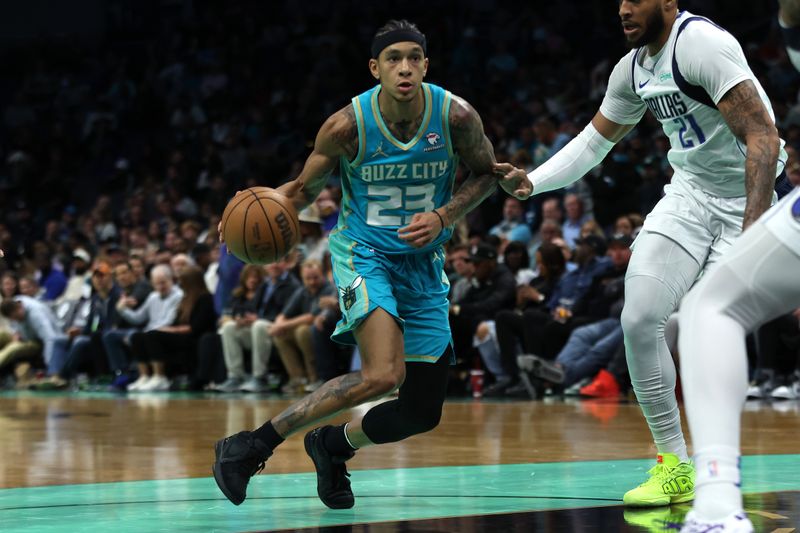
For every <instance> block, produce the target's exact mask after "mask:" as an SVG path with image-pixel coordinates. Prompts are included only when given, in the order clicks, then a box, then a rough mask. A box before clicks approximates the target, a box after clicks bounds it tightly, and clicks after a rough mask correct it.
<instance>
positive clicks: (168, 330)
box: [128, 266, 217, 392]
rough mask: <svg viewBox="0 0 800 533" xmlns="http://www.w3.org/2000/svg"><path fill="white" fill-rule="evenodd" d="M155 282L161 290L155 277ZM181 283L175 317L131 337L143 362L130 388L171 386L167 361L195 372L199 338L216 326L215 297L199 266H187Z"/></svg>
mask: <svg viewBox="0 0 800 533" xmlns="http://www.w3.org/2000/svg"><path fill="white" fill-rule="evenodd" d="M156 268H159V267H156ZM154 270H155V269H154ZM153 285H154V286H155V287H156V291H158V292H159V293H160V292H161V291H160V288H159V282H158V281H157V279H156V278H155V277H154V278H153ZM178 285H179V286H180V289H179V290H176V291H175V294H179V295H180V302H179V303H178V305H177V308H176V309H175V312H174V317H175V318H174V320H173V321H172V322H171V323H170V324H168V325H162V326H159V327H157V328H152V329H148V330H147V331H145V332H142V333H135V334H134V335H133V336H132V337H131V345H132V348H133V354H134V358H135V359H136V361H137V365H138V366H139V379H138V380H136V381H135V382H134V383H132V384H131V385H130V386H129V387H128V390H129V391H137V392H155V391H166V390H169V388H170V385H171V383H170V380H169V378H168V377H167V363H171V364H173V365H175V366H177V367H178V368H180V369H182V370H183V371H184V373H185V374H187V375H189V374H192V373H193V372H194V368H195V364H196V358H197V340H198V339H199V338H200V337H201V336H202V335H203V334H205V333H208V332H211V331H214V329H215V327H216V322H217V314H216V312H215V311H214V299H213V297H212V296H211V293H209V292H208V288H207V287H206V283H205V280H204V279H203V273H202V272H201V271H200V269H199V268H197V267H195V266H190V267H187V268H185V269H184V270H183V271H182V272H181V274H180V275H179V276H178Z"/></svg>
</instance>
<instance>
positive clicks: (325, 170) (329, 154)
mask: <svg viewBox="0 0 800 533" xmlns="http://www.w3.org/2000/svg"><path fill="white" fill-rule="evenodd" d="M357 148H358V127H357V125H356V119H355V114H354V112H353V106H352V105H348V106H347V107H345V108H343V109H341V110H339V111H337V112H336V113H334V114H333V115H331V116H330V117H329V118H328V120H326V121H325V123H324V124H323V125H322V127H321V128H320V130H319V133H317V138H316V139H315V141H314V150H313V151H312V152H311V155H309V156H308V159H306V163H305V165H304V166H303V170H302V171H301V172H300V175H299V176H297V178H295V179H294V180H292V181H290V182H288V183H284V184H283V185H281V186H280V187H278V191H280V192H282V193H283V194H285V195H286V196H287V197H288V198H289V199H290V200H292V202H293V203H294V205H295V207H296V208H297V210H298V211H300V210H301V209H303V208H304V207H306V206H307V205H309V204H310V203H311V202H313V201H314V199H315V198H316V197H317V196H318V195H319V193H320V192H321V191H322V189H324V188H325V184H326V183H327V180H328V176H329V175H330V173H331V172H332V171H333V169H335V168H336V165H337V164H338V162H339V157H341V156H342V155H347V156H354V155H355V152H356V150H357Z"/></svg>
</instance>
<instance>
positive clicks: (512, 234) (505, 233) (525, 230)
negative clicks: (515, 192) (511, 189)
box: [489, 196, 532, 244]
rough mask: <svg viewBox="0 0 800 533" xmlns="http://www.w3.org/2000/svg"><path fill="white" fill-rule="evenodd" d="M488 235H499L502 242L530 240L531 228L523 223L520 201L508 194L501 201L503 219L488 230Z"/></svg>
mask: <svg viewBox="0 0 800 533" xmlns="http://www.w3.org/2000/svg"><path fill="white" fill-rule="evenodd" d="M489 234H490V235H496V236H498V237H500V240H501V242H502V243H503V244H505V243H507V242H511V241H518V242H521V243H523V244H527V243H528V242H529V241H530V240H531V237H532V236H531V229H530V228H529V227H528V225H527V224H526V223H525V217H524V212H523V209H522V202H520V201H519V200H517V199H516V198H514V197H512V196H509V197H508V198H506V199H505V201H504V202H503V220H501V221H500V222H499V223H498V224H497V225H495V226H494V227H493V228H492V229H490V230H489Z"/></svg>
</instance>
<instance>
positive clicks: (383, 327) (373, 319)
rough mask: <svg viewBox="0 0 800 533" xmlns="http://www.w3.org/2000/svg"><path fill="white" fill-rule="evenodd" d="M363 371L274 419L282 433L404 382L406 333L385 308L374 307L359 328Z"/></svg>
mask: <svg viewBox="0 0 800 533" xmlns="http://www.w3.org/2000/svg"><path fill="white" fill-rule="evenodd" d="M356 340H357V341H358V346H359V351H360V353H361V362H362V364H361V371H360V372H352V373H350V374H345V375H343V376H339V377H336V378H334V379H332V380H330V381H328V382H327V383H325V384H324V385H322V386H321V387H320V388H319V389H317V390H316V391H314V392H313V393H311V394H310V395H308V396H306V397H305V398H303V399H302V400H300V401H298V402H296V403H294V404H292V405H291V406H289V407H288V408H287V409H286V410H285V411H283V412H282V413H281V414H279V415H278V416H276V417H275V418H273V419H272V425H273V426H274V427H275V430H276V431H277V432H278V434H279V435H280V436H281V437H283V438H287V437H288V436H290V435H292V434H294V433H296V432H298V431H300V430H302V429H303V428H305V427H307V426H310V425H313V424H316V423H317V422H319V421H320V420H322V419H324V418H328V417H330V416H333V415H335V414H337V413H339V412H341V411H343V410H345V409H349V408H351V407H355V406H356V405H360V404H362V403H364V402H366V401H369V400H373V399H376V398H379V397H381V396H384V395H386V394H389V393H390V392H392V391H393V390H395V389H397V388H398V387H399V386H400V385H402V384H403V380H404V379H405V356H404V353H403V334H402V331H401V330H400V326H398V325H397V322H396V321H395V319H394V318H393V317H392V316H391V315H390V314H389V313H387V312H386V311H384V310H383V309H380V308H378V309H376V310H375V311H373V312H372V313H371V314H370V315H369V316H368V317H367V318H366V319H365V320H364V322H363V323H362V324H361V325H360V326H359V327H358V329H356Z"/></svg>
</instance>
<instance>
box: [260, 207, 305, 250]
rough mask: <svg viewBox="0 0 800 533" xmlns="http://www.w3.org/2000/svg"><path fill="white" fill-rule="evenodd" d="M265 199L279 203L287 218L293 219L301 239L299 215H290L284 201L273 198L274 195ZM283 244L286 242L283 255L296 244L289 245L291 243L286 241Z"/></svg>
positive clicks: (296, 236) (295, 232)
mask: <svg viewBox="0 0 800 533" xmlns="http://www.w3.org/2000/svg"><path fill="white" fill-rule="evenodd" d="M264 200H271V201H273V202H275V203H276V204H278V207H280V208H281V210H282V211H283V212H284V214H285V215H286V218H288V219H289V220H291V221H292V225H293V226H294V229H295V231H294V234H295V238H296V239H297V240H298V241H299V240H300V224H299V223H297V222H296V220H297V217H292V216H290V213H289V209H288V208H287V207H286V206H285V205H283V203H282V202H279V201H278V200H276V199H275V198H272V197H269V196H268V197H266V198H264ZM290 203H291V202H290ZM283 244H284V246H283V254H281V255H285V254H287V253H289V250H291V249H292V248H293V247H294V245H292V246H289V243H287V242H286V241H283ZM295 244H296V243H295Z"/></svg>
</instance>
